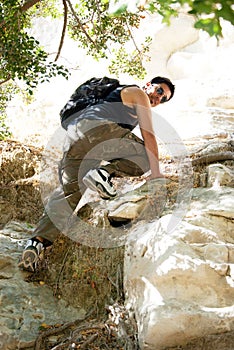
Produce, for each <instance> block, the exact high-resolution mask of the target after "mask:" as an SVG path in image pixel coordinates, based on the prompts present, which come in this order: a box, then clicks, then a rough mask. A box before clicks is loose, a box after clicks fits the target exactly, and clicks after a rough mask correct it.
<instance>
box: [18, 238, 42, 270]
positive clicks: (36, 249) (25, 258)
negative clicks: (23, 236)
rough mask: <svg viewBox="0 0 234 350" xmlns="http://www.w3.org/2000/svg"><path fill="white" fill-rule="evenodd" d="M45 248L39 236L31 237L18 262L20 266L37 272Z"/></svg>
mask: <svg viewBox="0 0 234 350" xmlns="http://www.w3.org/2000/svg"><path fill="white" fill-rule="evenodd" d="M43 249H44V245H43V243H42V242H41V241H39V240H38V239H37V238H31V239H29V240H28V241H27V243H26V246H25V248H24V251H23V254H22V256H21V259H20V262H19V263H18V267H19V268H22V269H23V270H26V271H29V272H35V270H36V266H37V262H38V259H39V255H40V253H41V252H42V250H43Z"/></svg>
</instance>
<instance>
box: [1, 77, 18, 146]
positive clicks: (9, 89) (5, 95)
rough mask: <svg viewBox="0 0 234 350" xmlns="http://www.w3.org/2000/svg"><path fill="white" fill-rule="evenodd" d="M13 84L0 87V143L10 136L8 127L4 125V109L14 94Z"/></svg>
mask: <svg viewBox="0 0 234 350" xmlns="http://www.w3.org/2000/svg"><path fill="white" fill-rule="evenodd" d="M16 91H17V90H16V87H15V86H14V84H10V83H6V84H4V86H0V141H1V140H5V139H6V138H8V137H10V136H11V132H10V130H9V127H8V126H7V124H6V112H5V111H6V107H7V104H8V102H9V101H10V99H11V97H12V94H14V93H15V92H16Z"/></svg>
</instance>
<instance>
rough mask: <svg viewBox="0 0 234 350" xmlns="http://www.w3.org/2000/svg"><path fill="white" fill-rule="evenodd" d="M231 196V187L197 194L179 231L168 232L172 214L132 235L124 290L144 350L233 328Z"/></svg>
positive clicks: (233, 211)
mask: <svg viewBox="0 0 234 350" xmlns="http://www.w3.org/2000/svg"><path fill="white" fill-rule="evenodd" d="M233 195H234V189H233V188H230V187H220V189H219V190H218V191H217V190H216V189H213V188H203V189H202V188H197V189H194V190H193V195H192V201H191V204H190V208H189V210H188V212H187V214H186V216H185V218H184V219H183V221H182V222H181V224H180V225H178V226H177V227H175V229H174V231H173V232H171V233H168V231H167V224H168V220H170V215H166V216H164V217H162V218H161V219H159V220H155V221H153V222H151V223H147V224H146V225H145V226H144V228H143V227H142V226H139V227H137V228H136V229H135V230H133V231H132V232H131V235H130V237H129V241H128V242H127V247H126V258H125V291H126V295H127V301H128V302H129V304H130V305H129V306H131V308H132V309H133V310H134V312H135V314H136V319H137V323H138V328H139V339H140V345H141V349H149V350H155V349H157V350H160V349H165V348H167V347H172V346H178V345H185V344H186V343H188V342H189V341H191V340H193V339H194V338H199V337H203V336H208V335H211V334H219V333H224V332H228V331H230V330H234V306H233V300H234V238H233V232H234V224H233V219H234V197H233ZM214 349H219V348H215V347H212V350H214Z"/></svg>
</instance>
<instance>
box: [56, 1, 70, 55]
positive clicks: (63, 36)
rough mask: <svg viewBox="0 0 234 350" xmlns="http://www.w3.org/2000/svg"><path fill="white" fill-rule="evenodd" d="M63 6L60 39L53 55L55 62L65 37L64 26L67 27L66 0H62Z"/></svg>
mask: <svg viewBox="0 0 234 350" xmlns="http://www.w3.org/2000/svg"><path fill="white" fill-rule="evenodd" d="M63 8H64V16H63V30H62V34H61V39H60V43H59V48H58V52H57V55H56V57H55V60H54V61H55V62H56V61H57V60H58V58H59V56H60V53H61V50H62V47H63V43H64V38H65V33H66V28H67V10H68V9H67V2H66V0H63Z"/></svg>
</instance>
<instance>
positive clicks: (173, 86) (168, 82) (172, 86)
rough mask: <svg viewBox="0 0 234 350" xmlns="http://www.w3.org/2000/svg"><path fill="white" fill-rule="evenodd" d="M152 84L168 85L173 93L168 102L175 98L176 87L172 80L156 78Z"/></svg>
mask: <svg viewBox="0 0 234 350" xmlns="http://www.w3.org/2000/svg"><path fill="white" fill-rule="evenodd" d="M150 82H151V84H161V83H164V84H167V86H168V87H169V89H170V91H171V96H170V98H169V99H168V100H167V101H169V100H170V99H171V98H172V97H173V95H174V92H175V85H174V84H172V82H171V81H170V79H168V78H165V77H155V78H153V79H152V80H151V81H150Z"/></svg>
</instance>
